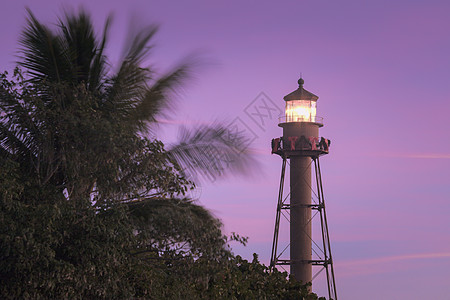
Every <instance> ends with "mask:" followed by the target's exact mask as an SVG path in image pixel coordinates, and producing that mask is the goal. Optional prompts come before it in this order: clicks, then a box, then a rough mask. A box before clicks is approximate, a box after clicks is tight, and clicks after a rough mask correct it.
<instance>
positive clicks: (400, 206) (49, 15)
mask: <svg viewBox="0 0 450 300" xmlns="http://www.w3.org/2000/svg"><path fill="white" fill-rule="evenodd" d="M74 3H76V4H74ZM78 3H79V4H82V5H83V6H84V7H86V8H87V9H88V10H89V11H90V12H91V14H92V16H93V17H94V20H95V23H96V24H98V25H99V26H98V27H99V28H101V25H102V24H103V22H104V20H105V17H106V16H107V15H108V14H109V13H113V14H114V16H115V19H114V20H115V22H114V26H113V28H112V31H111V39H110V44H109V50H110V54H111V56H112V57H113V58H115V59H117V57H118V56H119V54H120V51H121V49H122V48H121V45H122V44H123V41H124V40H125V37H124V33H125V32H126V30H125V29H126V28H127V27H128V26H129V20H130V18H132V19H133V20H134V22H137V24H149V23H158V24H160V25H161V30H160V32H159V34H158V35H157V37H156V40H155V43H156V44H157V47H156V48H155V50H154V56H153V58H154V60H153V62H154V63H155V64H157V65H159V66H161V67H162V68H167V67H170V66H171V65H173V64H175V63H176V62H177V61H179V60H180V59H182V58H183V57H184V56H186V55H188V54H190V53H194V52H200V53H203V57H204V58H206V60H209V61H210V62H212V63H210V64H209V65H208V66H206V67H204V68H202V69H201V70H200V71H199V72H198V73H197V76H196V77H197V78H196V79H195V80H194V81H193V82H192V84H190V85H187V86H186V90H185V92H184V94H183V96H182V97H181V98H180V99H179V100H178V101H177V102H176V107H177V108H178V109H177V113H176V115H174V116H173V119H174V120H175V121H177V122H176V123H196V122H212V121H213V120H214V119H216V118H218V119H221V120H224V121H227V122H230V121H233V120H234V119H235V118H239V120H240V121H242V122H243V123H245V124H246V125H247V126H248V127H249V128H250V130H251V131H252V132H253V134H254V136H255V139H254V140H253V141H252V143H251V145H250V147H251V148H252V149H253V150H254V151H255V152H256V153H258V154H257V158H258V160H259V161H260V162H261V172H260V173H261V175H259V176H256V177H254V178H249V179H247V178H242V177H239V178H229V179H227V180H220V181H216V182H214V183H211V182H205V183H204V184H203V185H202V190H201V198H200V201H201V203H203V204H204V205H205V206H207V207H208V208H210V209H211V210H212V211H213V212H214V213H215V214H216V216H218V217H220V218H221V219H222V220H223V222H224V224H225V230H226V231H227V232H231V231H236V232H238V233H240V234H242V235H244V236H248V237H249V238H250V241H249V245H248V246H247V247H246V248H242V247H236V248H235V252H236V253H237V254H242V255H243V256H244V257H246V258H251V254H252V253H253V252H257V253H258V254H259V255H260V258H261V260H262V261H263V262H264V263H268V261H269V257H270V251H271V245H272V235H273V226H274V217H275V207H276V198H277V193H278V182H279V176H280V168H281V161H280V158H279V157H278V156H271V155H270V149H269V146H270V140H271V139H272V138H273V137H277V136H280V135H281V133H282V131H281V128H279V127H278V126H277V118H276V116H274V117H273V118H272V119H270V118H267V119H266V120H265V121H266V123H265V124H264V125H263V126H262V127H258V126H257V125H256V123H254V122H253V121H252V120H251V119H250V118H249V117H248V115H247V114H246V113H245V109H246V107H247V106H249V105H250V107H251V105H252V101H254V100H255V99H257V97H258V95H259V94H260V93H261V92H263V93H264V94H265V95H267V97H269V98H270V99H271V100H272V101H273V103H275V104H276V105H277V106H278V107H279V108H280V109H283V106H284V101H283V100H282V98H283V96H284V95H286V94H288V93H290V92H292V91H293V90H295V89H296V88H297V83H296V82H297V80H298V78H299V75H300V73H302V74H303V77H304V79H305V88H306V89H307V90H309V91H311V92H313V93H314V94H316V95H318V96H319V101H318V110H317V115H318V116H322V117H324V123H325V126H324V127H323V128H321V130H320V134H321V135H322V136H325V137H327V138H329V139H331V140H332V145H331V153H330V154H329V155H328V156H326V157H324V158H323V159H322V160H321V167H322V174H323V183H324V189H325V190H324V193H325V199H326V201H327V215H328V222H329V227H330V235H331V239H332V250H333V256H334V262H335V273H336V283H337V288H338V295H339V297H340V299H350V300H352V299H445V298H446V297H448V296H449V294H450V285H449V284H448V282H449V279H450V231H449V229H450V218H449V216H450V196H449V195H450V171H449V167H450V138H449V129H450V117H449V114H450V101H449V100H450V85H449V79H450V31H449V28H450V18H449V14H450V2H448V0H442V1H438V0H429V1H424V0H423V1H417V0H398V1H391V0H378V1H370V3H369V1H361V0H342V1H321V0H318V1H303V0H296V1H294V0H285V1H278V2H276V1H261V0H260V1H221V2H219V1H206V0H205V1H162V0H161V1H150V0H142V1H131V0H130V1H128V2H126V1H112V0H109V1H105V0H101V1H100V0H96V1H91V2H88V1H50V0H46V1H31V0H30V1H25V0H17V1H8V2H7V4H6V3H4V5H3V7H2V9H1V10H0V28H1V29H0V31H1V40H2V43H1V46H0V63H1V69H2V70H12V68H13V66H14V64H13V61H14V60H15V57H14V55H15V51H16V50H17V39H18V34H19V33H20V31H21V28H22V27H23V26H24V18H25V15H26V11H25V6H28V7H30V8H31V9H32V11H33V12H34V13H35V14H36V16H37V17H38V18H39V19H40V20H43V21H48V22H54V21H55V19H56V16H57V15H59V14H60V12H61V8H62V7H64V6H66V7H78ZM68 5H70V6H68ZM175 130H176V127H175V126H174V125H170V124H167V125H166V126H164V127H162V128H161V131H160V133H161V134H162V135H163V136H161V138H162V139H163V140H165V141H167V142H169V141H171V139H172V137H171V136H172V135H173V132H174V131H175ZM164 136H166V137H164ZM322 281H323V278H320V277H319V278H318V281H317V282H314V286H315V288H314V289H315V290H316V291H317V292H318V293H319V294H321V295H325V290H324V289H323V285H322Z"/></svg>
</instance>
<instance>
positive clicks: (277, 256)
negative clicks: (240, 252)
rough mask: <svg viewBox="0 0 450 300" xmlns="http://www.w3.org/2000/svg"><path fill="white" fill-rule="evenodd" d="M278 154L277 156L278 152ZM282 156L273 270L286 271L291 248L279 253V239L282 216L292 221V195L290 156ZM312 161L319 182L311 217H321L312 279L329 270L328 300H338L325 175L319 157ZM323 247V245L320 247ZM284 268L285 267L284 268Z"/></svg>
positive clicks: (327, 273) (274, 235) (273, 244)
mask: <svg viewBox="0 0 450 300" xmlns="http://www.w3.org/2000/svg"><path fill="white" fill-rule="evenodd" d="M277 154H278V153H277ZM280 156H281V158H282V165H281V178H280V187H279V191H278V202H277V212H276V218H275V229H274V234H273V243H272V254H271V259H270V269H271V270H273V269H274V268H275V267H276V266H280V267H281V268H283V266H284V265H290V263H291V261H290V259H283V258H281V257H282V255H283V254H284V252H285V251H286V250H287V249H288V248H289V244H288V245H287V246H286V247H284V248H283V250H281V251H279V250H278V240H279V233H280V222H281V216H283V217H284V218H285V219H286V220H287V221H288V222H289V211H290V204H289V203H288V198H289V194H288V195H287V196H286V197H284V194H283V192H284V181H285V175H286V163H287V160H288V157H287V156H286V155H284V153H280ZM311 158H312V162H314V173H315V179H316V189H317V190H316V191H314V189H313V188H312V187H311V190H312V194H313V198H315V199H313V201H312V204H311V205H310V207H311V209H312V210H313V211H316V213H314V214H312V217H311V220H310V222H311V221H312V219H313V218H315V217H316V216H317V215H319V218H320V232H321V237H322V238H321V241H318V243H316V242H315V241H314V240H313V239H312V237H311V241H312V245H313V249H312V251H313V253H314V256H315V259H312V260H309V261H308V263H310V264H311V265H313V266H316V267H317V268H315V269H316V270H317V272H316V273H315V274H314V275H313V278H312V279H313V280H314V279H315V278H316V277H317V276H318V275H319V274H320V273H321V272H322V271H324V270H325V271H326V277H327V287H328V296H329V299H334V300H337V293H336V282H335V277H334V269H333V259H332V256H331V244H330V237H329V233H328V223H327V214H326V210H325V201H324V196H323V186H322V174H321V171H320V162H319V155H317V156H311ZM319 244H321V245H319ZM283 269H284V268H283Z"/></svg>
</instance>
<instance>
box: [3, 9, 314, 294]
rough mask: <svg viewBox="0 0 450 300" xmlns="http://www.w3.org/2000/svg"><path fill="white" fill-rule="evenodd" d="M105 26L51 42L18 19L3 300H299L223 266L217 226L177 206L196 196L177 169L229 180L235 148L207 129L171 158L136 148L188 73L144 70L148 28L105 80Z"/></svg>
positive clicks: (273, 282) (290, 285) (157, 145)
mask: <svg viewBox="0 0 450 300" xmlns="http://www.w3.org/2000/svg"><path fill="white" fill-rule="evenodd" d="M109 24H110V21H109V20H108V21H107V22H106V24H105V27H104V30H103V33H102V34H101V35H100V37H96V34H95V32H94V30H93V26H92V22H91V20H90V18H89V16H88V15H87V14H86V13H85V12H83V11H81V12H80V13H77V14H66V15H65V17H64V18H63V19H61V20H60V21H59V26H58V30H56V31H53V30H51V29H50V28H48V27H47V26H45V25H43V24H41V23H40V22H39V21H38V20H37V19H36V18H35V17H34V15H33V14H32V13H31V12H29V18H28V23H27V27H26V28H25V30H24V32H23V35H22V38H21V40H20V44H21V60H20V62H19V65H20V66H21V68H23V69H24V70H25V72H26V73H22V72H21V71H20V69H17V70H16V71H15V72H14V75H13V78H12V79H10V78H8V76H7V73H4V74H2V75H1V76H0V282H1V284H0V296H1V298H4V299H15V298H33V299H40V298H44V299H48V298H51V299H53V298H55V299H56V298H62V299H66V298H75V299H77V298H79V299H96V298H102V299H105V298H107V299H115V298H119V299H126V298H148V299H212V298H222V299H299V297H303V296H305V297H306V296H307V294H308V292H307V290H306V288H305V287H304V286H301V285H299V284H298V283H297V282H294V281H289V280H287V279H286V274H282V273H278V272H273V273H271V272H268V270H267V268H265V267H264V266H263V265H261V264H260V263H259V262H258V261H257V259H256V258H255V259H254V261H253V262H251V263H249V262H247V261H245V260H243V259H242V258H240V257H239V256H237V257H235V256H234V255H233V254H232V253H231V251H230V249H229V247H228V242H229V238H227V237H226V236H224V235H223V233H222V230H221V229H222V224H221V222H220V220H218V219H217V218H215V217H214V216H213V215H212V214H211V213H210V212H209V211H208V210H206V209H205V208H204V207H202V206H200V205H199V204H197V203H196V202H195V201H193V200H192V199H189V198H187V197H186V192H187V191H189V190H191V189H194V188H195V184H194V183H193V182H192V181H190V180H188V179H187V178H186V176H185V174H186V173H187V172H186V169H185V168H183V167H181V166H182V165H183V166H185V167H186V166H187V167H189V166H190V167H191V170H200V172H202V171H201V170H205V169H213V174H215V175H222V174H223V172H224V169H225V167H227V168H228V167H229V168H230V170H238V169H239V168H238V167H237V166H239V164H240V163H241V162H242V160H240V159H242V158H243V156H242V155H245V153H243V152H242V149H240V148H239V147H240V146H239V145H240V143H239V138H241V137H235V138H233V139H227V138H224V137H226V136H229V134H230V133H229V132H228V131H227V130H226V129H225V128H224V127H223V126H221V125H214V126H211V127H207V128H199V129H197V130H196V131H194V132H188V131H186V134H185V136H184V137H185V138H184V139H182V141H181V143H180V145H178V146H174V147H173V148H172V150H171V151H166V150H165V148H164V145H163V143H162V142H161V141H159V140H156V139H150V138H148V137H146V132H147V130H148V129H149V128H150V127H151V126H152V124H153V123H154V122H155V120H156V119H155V117H156V116H157V115H158V114H159V113H161V111H162V110H163V109H164V107H165V105H166V104H167V101H168V99H169V98H170V97H171V95H172V94H173V92H174V90H176V89H177V88H178V86H179V85H180V84H181V83H182V80H183V79H184V78H185V77H186V76H187V75H188V73H189V65H188V64H181V65H179V66H178V67H176V68H174V69H173V70H172V71H170V72H168V73H166V74H162V75H160V76H155V74H154V72H152V71H151V70H150V69H148V68H144V67H143V66H142V63H143V60H144V58H145V57H146V55H147V51H148V47H147V46H148V43H149V42H150V40H151V38H152V36H153V35H154V34H155V32H156V30H155V28H147V29H146V30H144V31H140V32H137V33H135V34H134V35H133V36H132V38H131V41H132V42H131V43H130V45H127V46H128V48H127V51H125V53H126V54H125V57H124V59H123V61H122V62H121V63H120V64H119V67H118V69H117V71H116V72H113V71H112V70H111V69H109V68H108V61H107V57H106V56H105V54H104V51H105V46H106V41H107V33H108V28H109ZM218 138H220V139H218ZM208 145H214V148H215V149H220V151H221V153H224V154H225V155H227V157H228V158H232V160H231V161H228V162H227V164H226V165H225V164H224V162H223V161H221V160H220V158H218V157H217V156H211V155H210V154H211V153H209V152H208V151H204V149H205V148H208V147H209V146H208ZM208 149H209V148H208ZM236 153H240V155H241V156H239V155H236ZM228 164H231V165H230V166H228ZM233 164H236V165H234V167H233ZM243 169H245V167H244V168H243ZM235 239H237V240H238V241H241V242H242V241H245V239H240V238H239V237H235ZM308 297H314V295H310V296H308ZM311 299H313V298H311Z"/></svg>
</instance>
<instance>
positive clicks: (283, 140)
mask: <svg viewBox="0 0 450 300" xmlns="http://www.w3.org/2000/svg"><path fill="white" fill-rule="evenodd" d="M298 84H299V87H298V89H296V90H295V91H293V92H292V93H290V94H288V95H286V96H285V97H284V100H285V102H286V109H285V115H284V116H283V117H281V118H280V123H279V124H278V126H280V127H282V128H283V136H282V137H280V138H275V139H273V140H272V153H273V154H277V155H279V156H280V157H281V158H282V169H281V180H280V189H279V193H278V203H277V213H276V219H275V230H274V238H273V245H272V256H271V262H270V267H271V268H272V269H273V268H274V267H275V266H276V265H281V266H282V265H289V267H290V274H291V276H293V277H294V278H295V279H297V280H299V281H302V282H303V283H308V282H312V280H313V279H314V278H315V275H313V266H319V267H320V270H318V271H317V272H316V273H315V274H317V275H318V274H319V273H320V272H321V271H323V269H325V270H326V276H327V285H328V293H329V298H331V299H334V300H336V299H337V295H336V286H335V280H334V271H333V260H332V257H331V249H330V239H329V235H328V225H327V218H326V212H325V202H324V198H323V187H322V178H321V172H320V164H319V157H320V156H322V155H325V154H328V152H329V147H330V140H328V139H326V138H323V137H319V128H320V127H322V126H323V119H322V118H320V117H318V116H316V109H317V100H318V99H319V97H317V96H316V95H314V94H313V93H311V92H309V91H307V90H305V89H304V88H303V84H304V80H303V79H302V78H300V79H299V80H298ZM286 164H289V165H290V167H289V173H290V192H289V193H288V195H287V196H285V195H284V194H283V190H284V179H285V173H286ZM312 169H314V172H312ZM312 173H314V179H313V180H312V177H313V176H312ZM313 187H315V189H314V188H313ZM313 212H314V213H313ZM317 215H319V216H318V218H320V225H319V227H320V233H321V240H320V241H319V242H315V241H314V240H313V238H312V236H313V235H312V224H313V222H312V219H313V216H317ZM281 216H284V217H285V218H286V219H288V221H289V233H290V244H289V245H288V246H287V247H285V248H284V250H282V251H279V249H278V239H279V238H278V236H279V233H280V221H281V220H280V219H281ZM313 245H314V248H313ZM287 248H289V252H290V253H289V258H284V256H286V254H285V250H287Z"/></svg>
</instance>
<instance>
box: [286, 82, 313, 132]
mask: <svg viewBox="0 0 450 300" xmlns="http://www.w3.org/2000/svg"><path fill="white" fill-rule="evenodd" d="M304 82H305V81H304V80H303V79H302V78H300V79H299V80H298V89H297V90H295V91H293V92H292V93H290V94H289V95H286V96H285V97H284V98H283V99H284V101H286V110H285V115H284V117H281V118H280V123H293V122H309V123H317V124H320V125H322V118H320V117H317V116H316V109H317V99H319V97H318V96H316V95H314V94H313V93H311V92H308V91H307V90H305V89H304V88H303V84H304Z"/></svg>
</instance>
